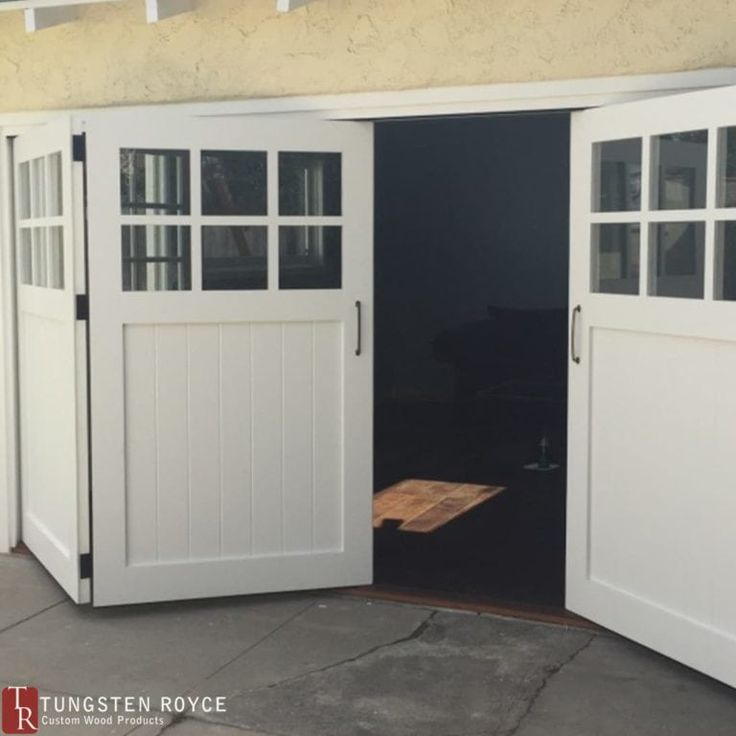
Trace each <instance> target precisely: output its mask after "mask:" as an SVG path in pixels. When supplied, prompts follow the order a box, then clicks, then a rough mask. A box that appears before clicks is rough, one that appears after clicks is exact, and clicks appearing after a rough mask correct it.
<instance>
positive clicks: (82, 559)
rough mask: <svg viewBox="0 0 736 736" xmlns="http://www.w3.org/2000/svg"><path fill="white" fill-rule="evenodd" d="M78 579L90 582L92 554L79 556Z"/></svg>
mask: <svg viewBox="0 0 736 736" xmlns="http://www.w3.org/2000/svg"><path fill="white" fill-rule="evenodd" d="M79 577H80V578H81V579H82V580H90V579H91V578H92V553H91V552H87V553H85V554H83V555H79Z"/></svg>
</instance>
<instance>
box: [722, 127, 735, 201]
mask: <svg viewBox="0 0 736 736" xmlns="http://www.w3.org/2000/svg"><path fill="white" fill-rule="evenodd" d="M718 155H719V157H720V164H721V165H720V167H719V173H720V176H719V182H718V206H719V207H736V127H731V128H725V129H723V130H722V131H721V135H720V151H719V154H718Z"/></svg>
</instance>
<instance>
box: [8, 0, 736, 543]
mask: <svg viewBox="0 0 736 736" xmlns="http://www.w3.org/2000/svg"><path fill="white" fill-rule="evenodd" d="M27 1H28V0H23V2H9V3H2V7H3V9H8V7H7V6H12V5H14V6H15V7H16V8H20V7H25V5H26V3H27ZM93 1H95V2H97V1H98V0H93ZM106 1H108V2H111V1H115V0H106ZM36 2H37V3H38V4H40V3H47V4H49V5H59V4H64V0H36ZM730 84H736V68H734V67H722V68H717V69H702V70H695V71H682V72H668V73H663V74H646V75H628V76H619V77H599V78H592V79H565V80H552V81H546V82H517V83H504V84H492V85H478V86H465V87H432V88H427V89H413V90H404V91H389V92H363V93H357V94H356V93H349V94H335V95H310V96H292V97H275V98H263V99H253V100H230V101H224V102H197V103H191V102H185V103H169V104H158V105H147V106H142V105H137V106H125V107H126V108H127V109H131V110H136V109H137V110H143V109H145V110H161V109H170V110H172V111H179V112H182V113H188V114H191V115H249V114H275V113H281V114H293V113H302V114H311V115H317V116H319V117H321V118H325V119H333V120H350V119H354V120H361V119H377V118H384V119H390V118H399V117H407V116H409V117H412V116H426V115H462V114H472V113H497V112H510V111H511V112H512V111H533V110H549V109H575V108H588V107H596V106H601V105H612V104H616V103H620V102H626V101H631V100H637V99H643V98H646V97H654V96H659V95H667V94H678V93H682V92H686V91H691V90H694V89H705V88H711V87H721V86H726V85H730ZM84 111H85V109H84V108H81V109H80V108H78V109H65V110H59V111H36V112H19V113H0V147H1V149H2V150H0V156H2V151H4V150H5V149H6V148H7V146H8V139H9V137H11V136H14V135H18V134H20V133H22V132H23V131H24V130H27V129H28V128H29V127H31V126H34V125H41V124H43V123H44V122H47V121H49V120H51V119H53V118H54V117H57V116H58V115H59V114H60V113H70V112H84ZM0 165H2V166H6V165H7V164H0ZM3 172H4V169H2V170H0V224H1V225H2V227H0V298H1V299H2V315H1V319H0V347H3V348H5V347H6V346H7V345H8V341H10V340H12V339H14V338H13V337H12V336H13V335H14V330H15V311H14V310H15V306H14V305H15V301H14V296H13V292H12V289H13V288H14V287H13V281H12V276H13V271H12V269H9V268H8V266H7V259H8V258H12V247H11V245H12V243H13V238H12V231H11V230H8V227H11V228H12V224H11V225H10V226H9V225H8V224H7V218H5V219H3V214H4V213H5V214H6V215H7V213H8V212H11V211H12V209H8V207H9V205H8V202H7V201H6V199H5V198H6V197H7V196H8V195H7V180H6V179H5V180H4V179H3V178H2V175H3ZM11 350H12V354H8V353H7V352H3V355H5V358H4V360H6V363H9V364H10V365H11V366H14V361H15V348H14V346H12V347H11ZM5 380H6V383H5V386H6V396H9V397H10V400H9V403H7V405H6V414H9V413H13V412H14V411H15V410H14V409H13V410H12V412H11V411H10V409H8V408H7V406H14V405H15V401H16V398H15V393H16V392H17V381H16V375H15V373H14V368H13V373H12V375H10V374H7V373H6V376H5ZM0 386H2V384H0ZM4 403H6V402H4V401H3V397H2V396H0V407H2V406H3V404H4ZM14 416H15V414H14V413H13V417H14ZM3 420H5V422H3ZM14 421H15V420H14V419H12V420H11V421H8V419H7V418H6V416H5V414H0V442H3V445H4V448H5V457H7V458H10V459H9V460H8V466H7V468H8V471H7V473H6V477H3V476H0V552H5V551H8V550H9V548H10V547H11V546H12V545H13V544H15V542H16V540H17V535H18V528H19V527H18V520H17V517H16V516H15V514H16V503H17V502H16V498H17V493H18V484H17V475H14V473H17V471H14V470H13V469H12V468H11V462H15V460H14V458H16V457H17V450H18V437H17V426H16V425H15V424H14ZM3 423H4V426H3ZM2 457H3V452H2V451H0V458H2ZM5 530H9V531H8V532H7V533H6V531H5Z"/></svg>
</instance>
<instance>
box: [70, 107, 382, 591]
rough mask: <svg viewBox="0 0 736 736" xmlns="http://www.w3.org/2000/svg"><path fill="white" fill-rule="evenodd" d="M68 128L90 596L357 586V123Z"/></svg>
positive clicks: (360, 567)
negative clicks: (82, 357)
mask: <svg viewBox="0 0 736 736" xmlns="http://www.w3.org/2000/svg"><path fill="white" fill-rule="evenodd" d="M85 129H86V136H87V165H88V187H89V199H88V216H89V243H90V247H89V250H90V259H89V269H90V336H91V346H90V355H91V416H92V426H93V427H94V430H93V431H94V436H93V444H92V451H93V459H92V479H93V539H94V581H93V602H94V603H95V604H96V605H107V604H115V603H133V602H139V601H153V600H166V599H177V598H196V597H203V596H220V595H233V594H243V593H262V592H267V591H284V590H294V589H305V588H319V587H333V586H342V585H355V584H363V583H368V582H370V580H371V568H372V546H371V530H372V527H371V491H372V488H371V443H372V431H371V407H372V344H371V334H372V324H371V320H372V305H371V298H372V218H373V204H372V197H373V192H372V169H373V157H372V152H373V139H372V127H371V125H370V124H357V123H328V122H319V121H313V120H307V119H301V118H299V117H294V118H290V119H288V120H285V119H281V120H274V119H269V118H266V117H249V118H199V119H195V118H188V117H184V116H181V115H176V116H175V115H171V114H168V113H167V114H162V113H154V114H143V115H142V114H140V113H136V114H130V113H125V114H123V113H104V114H95V115H90V116H89V117H88V119H87V120H86V122H85Z"/></svg>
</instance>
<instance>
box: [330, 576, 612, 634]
mask: <svg viewBox="0 0 736 736" xmlns="http://www.w3.org/2000/svg"><path fill="white" fill-rule="evenodd" d="M336 592H338V593H343V594H345V595H349V596H353V597H356V598H370V599H371V600H378V601H388V602H391V603H407V604H411V605H417V606H428V607H430V608H447V609H454V610H456V611H472V612H473V613H485V614H490V615H493V616H504V617H506V618H518V619H524V620H526V621H538V622H539V623H545V624H554V625H556V626H570V627H573V628H578V629H590V630H591V631H600V630H601V628H600V626H598V625H596V624H594V623H593V622H592V621H588V619H585V618H582V617H581V616H578V615H576V614H574V613H571V612H570V611H567V610H565V609H564V608H556V607H554V606H540V605H535V604H532V603H504V602H502V601H496V600H493V599H489V598H485V597H483V596H475V595H464V594H460V593H445V592H443V591H434V590H421V589H417V588H400V587H394V586H392V585H365V586H361V587H357V588H345V589H342V590H339V591H336Z"/></svg>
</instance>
